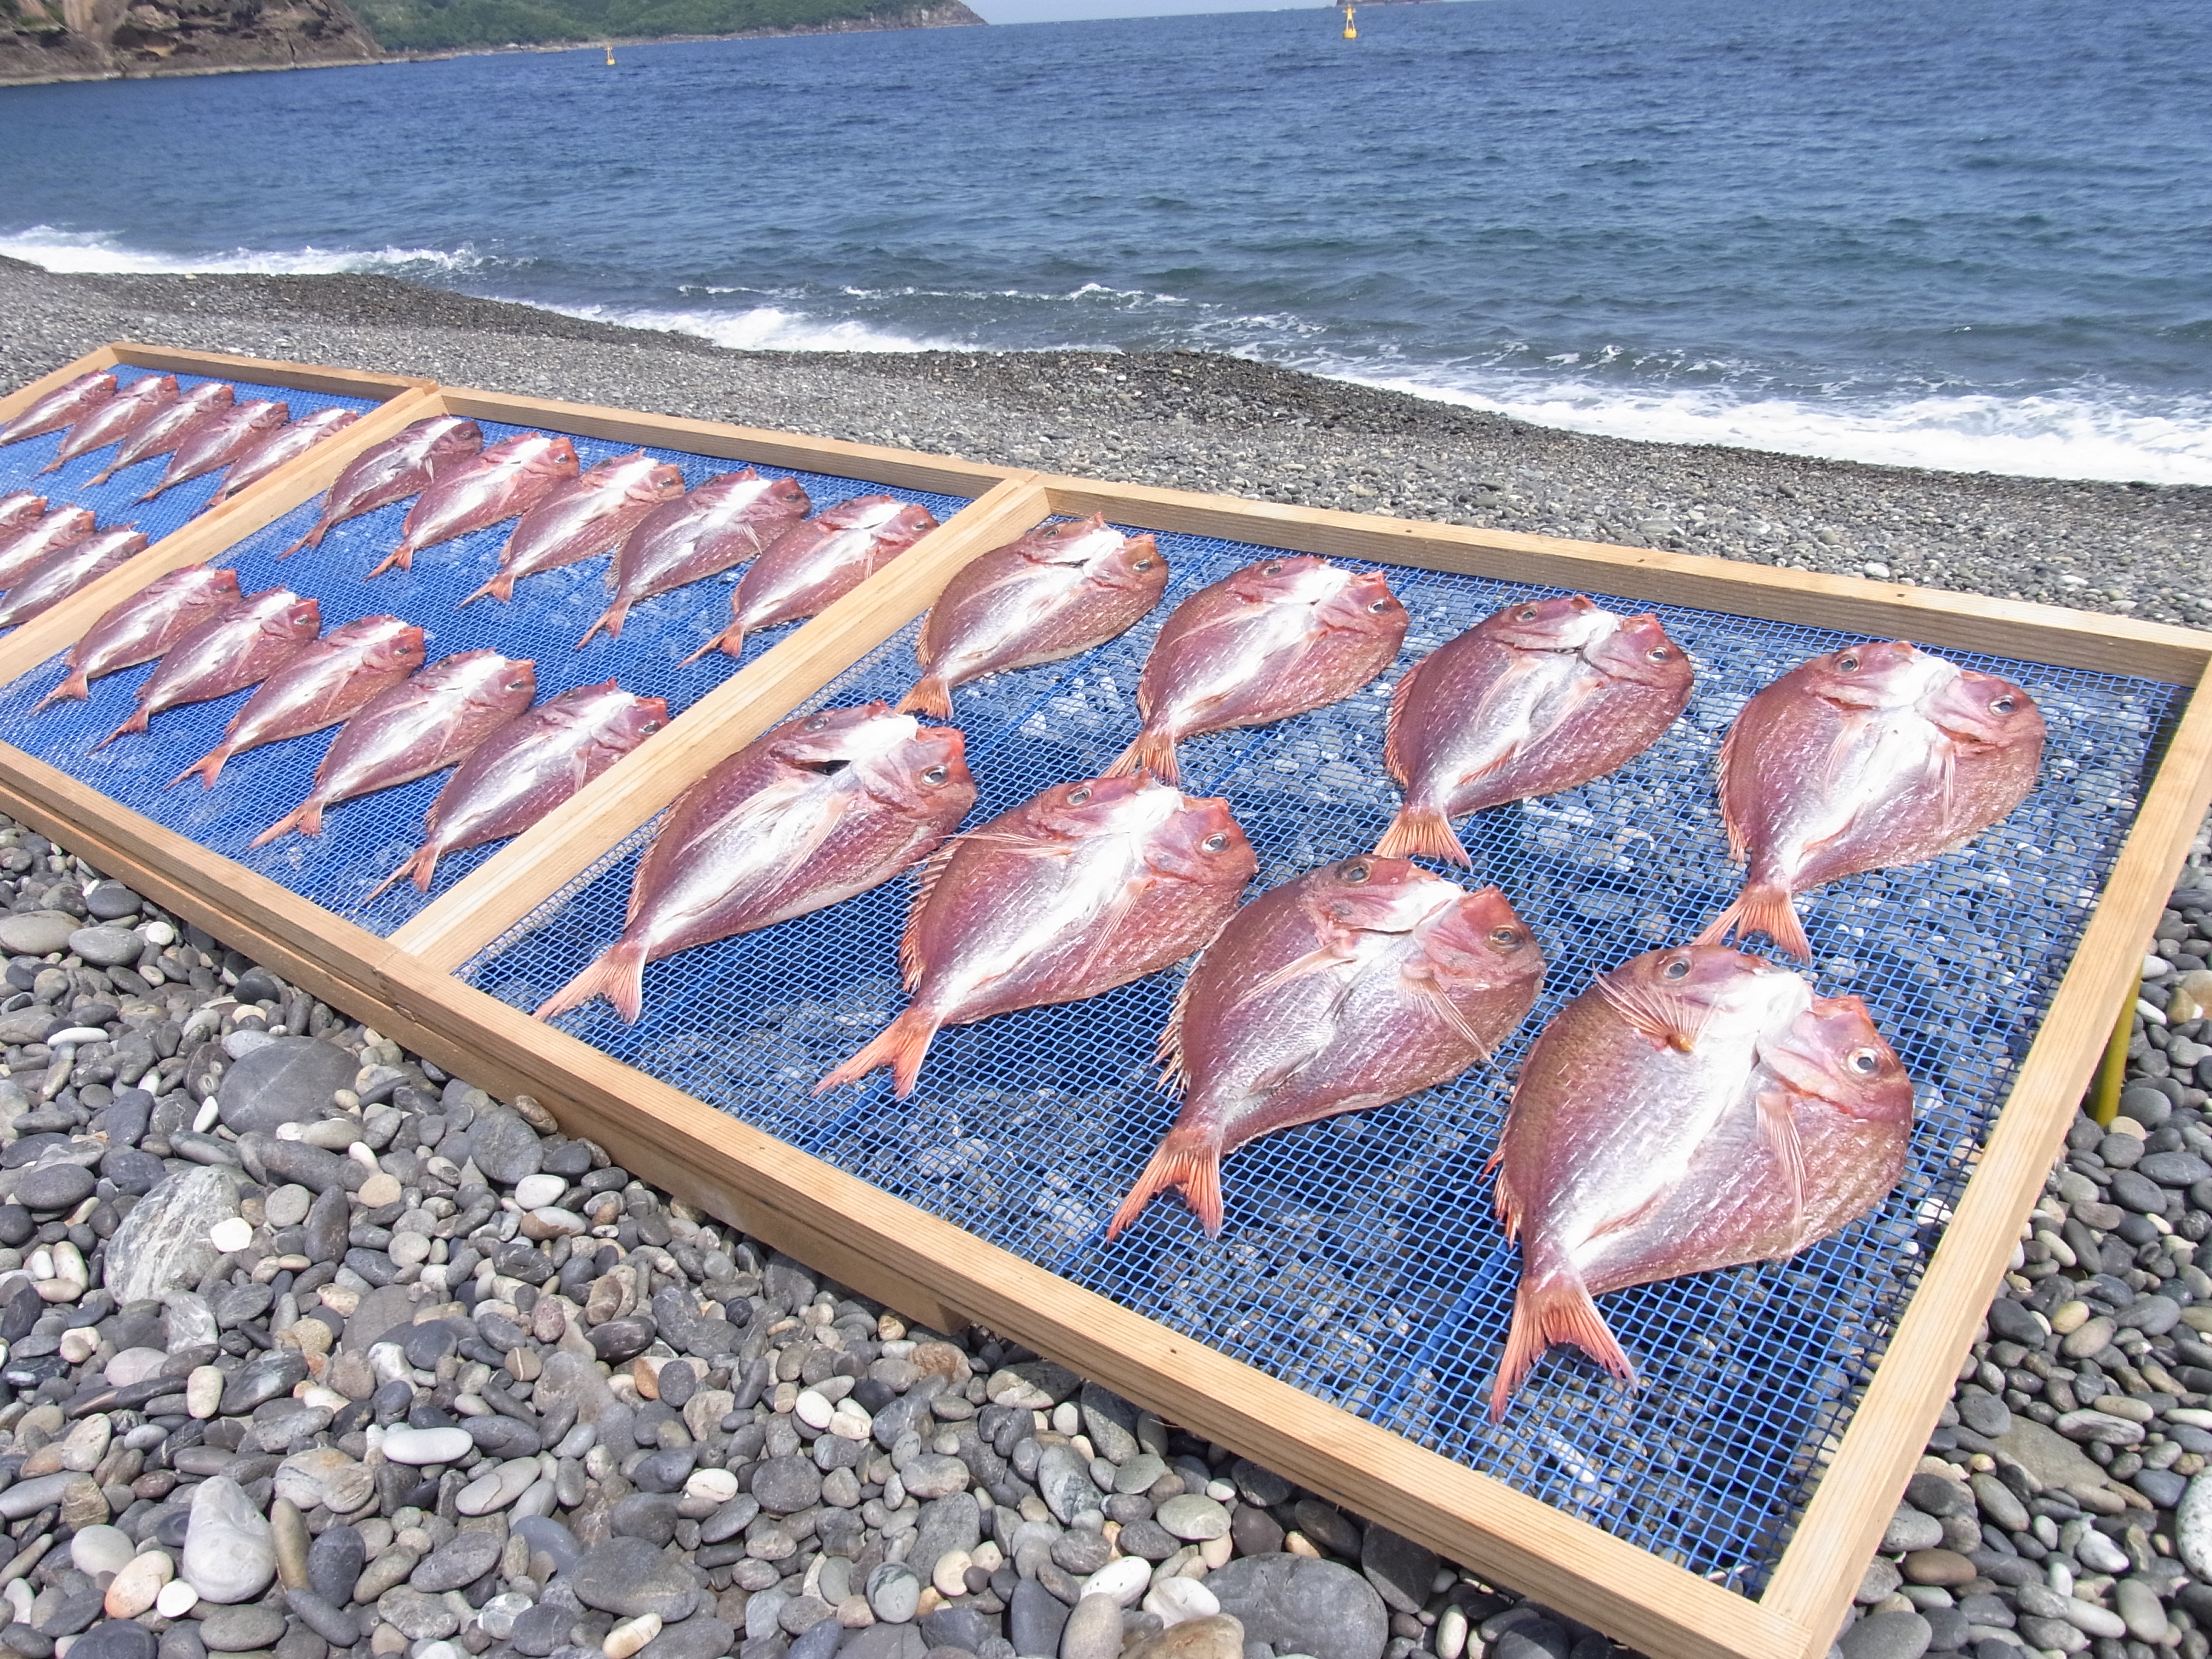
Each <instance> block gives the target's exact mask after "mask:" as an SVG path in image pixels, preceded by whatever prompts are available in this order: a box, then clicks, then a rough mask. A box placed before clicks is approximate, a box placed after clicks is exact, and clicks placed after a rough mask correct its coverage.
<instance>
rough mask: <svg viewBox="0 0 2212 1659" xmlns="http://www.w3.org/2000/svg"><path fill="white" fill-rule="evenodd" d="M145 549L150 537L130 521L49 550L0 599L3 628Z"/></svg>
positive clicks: (33, 614) (45, 607) (40, 610)
mask: <svg viewBox="0 0 2212 1659" xmlns="http://www.w3.org/2000/svg"><path fill="white" fill-rule="evenodd" d="M145 550H146V538H145V537H144V536H143V535H142V534H140V533H139V532H137V531H136V530H133V529H132V528H131V526H129V525H127V524H126V525H123V526H118V527H117V528H116V529H113V530H103V531H100V532H98V533H97V534H94V535H90V536H87V537H86V538H84V539H83V540H82V541H80V542H71V543H70V544H69V545H68V546H67V547H64V548H63V549H61V550H59V551H58V552H54V553H49V554H48V555H47V556H46V557H45V558H43V559H41V560H40V561H39V562H38V563H36V564H34V565H33V566H32V567H31V568H29V569H28V570H26V571H25V572H24V573H23V574H21V576H19V577H18V578H16V580H15V586H13V587H11V588H9V590H8V597H7V599H6V601H5V602H4V603H0V628H13V627H15V625H16V624H17V623H27V622H28V621H30V620H31V618H32V617H42V616H44V615H45V614H46V612H47V611H51V610H52V609H53V608H54V607H55V606H56V605H59V604H60V603H61V602H62V601H63V600H64V599H67V598H69V596H70V594H72V593H75V592H77V591H78V590H79V589H81V588H84V587H88V586H91V585H92V584H93V583H94V582H96V581H98V580H100V578H101V577H102V576H105V575H106V574H107V573H108V572H109V571H111V570H113V569H115V568H118V566H121V565H123V564H125V563H128V562H130V561H131V560H132V559H135V558H137V556H139V555H140V554H141V553H143V552H144V551H145Z"/></svg>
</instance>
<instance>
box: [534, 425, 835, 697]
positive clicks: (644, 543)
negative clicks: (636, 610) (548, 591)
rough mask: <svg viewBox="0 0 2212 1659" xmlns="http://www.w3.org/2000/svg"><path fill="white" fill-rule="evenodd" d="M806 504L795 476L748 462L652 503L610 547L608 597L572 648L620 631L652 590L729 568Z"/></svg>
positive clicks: (660, 590) (802, 513)
mask: <svg viewBox="0 0 2212 1659" xmlns="http://www.w3.org/2000/svg"><path fill="white" fill-rule="evenodd" d="M811 505H812V502H811V501H810V500H809V499H808V496H807V494H806V489H805V486H804V485H802V484H801V483H799V480H798V479H796V478H770V477H762V476H761V475H760V473H758V472H757V471H755V470H754V469H753V468H751V467H749V466H748V467H745V468H743V469H742V470H740V471H736V472H724V473H720V474H719V475H717V476H716V477H712V478H709V479H708V480H707V481H706V482H705V483H702V484H701V485H700V486H699V487H698V488H697V489H693V490H691V491H690V492H689V493H688V494H686V495H681V496H679V497H678V499H677V500H675V501H667V502H664V503H663V504H662V505H660V506H659V507H654V508H653V510H652V511H651V512H650V513H647V514H646V516H645V517H644V518H642V519H641V520H639V521H638V523H637V525H636V526H635V528H634V529H633V530H631V531H630V532H629V534H628V535H627V536H626V537H624V538H623V544H622V546H621V547H620V548H619V549H618V550H617V551H616V554H615V559H614V564H613V567H612V568H611V569H610V570H609V571H608V572H607V586H609V587H610V588H611V589H612V590H613V592H614V602H613V603H612V604H611V605H608V606H607V608H606V609H605V611H601V612H600V613H599V617H598V618H597V619H596V620H595V621H594V622H593V623H592V625H591V626H590V627H589V628H587V629H585V630H584V637H583V638H582V639H580V640H578V641H576V648H577V649H578V650H579V651H580V650H582V649H583V648H584V647H586V646H587V645H589V644H590V643H591V642H592V636H593V635H596V634H599V632H601V631H602V630H604V631H605V634H606V635H607V637H608V638H610V639H619V638H621V637H622V631H623V621H624V620H625V619H626V618H627V617H629V612H630V607H631V606H633V605H638V604H640V603H641V602H643V601H644V600H646V599H651V598H653V596H654V595H655V594H659V593H667V592H673V591H674V590H675V589H677V588H679V587H686V586H690V584H691V583H693V582H697V581H704V580H707V578H708V577H709V576H716V575H720V574H721V573H722V572H723V571H725V570H734V569H735V568H737V567H738V566H739V565H741V564H743V563H744V562H746V561H747V560H748V559H750V558H752V557H753V556H755V555H756V554H757V553H759V552H760V550H762V549H763V547H765V546H767V545H768V544H770V543H771V542H774V541H775V540H776V539H777V538H778V537H780V536H781V534H782V532H783V531H784V530H785V528H786V527H787V526H791V525H794V524H796V523H797V522H798V521H799V520H801V519H803V518H805V516H806V512H807V509H808V507H811ZM706 649H707V647H705V646H702V647H700V648H699V649H698V650H697V651H695V652H693V653H691V655H690V656H689V657H686V658H685V659H684V661H685V662H687V663H688V662H692V661H695V660H696V659H698V658H699V657H701V656H702V655H704V654H705V652H706ZM732 654H734V653H732Z"/></svg>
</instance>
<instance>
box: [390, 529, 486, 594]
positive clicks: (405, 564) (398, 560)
mask: <svg viewBox="0 0 2212 1659" xmlns="http://www.w3.org/2000/svg"><path fill="white" fill-rule="evenodd" d="M395 564H396V565H398V567H399V568H401V569H402V570H411V569H413V568H415V550H414V549H413V548H411V547H410V546H408V545H407V544H406V543H404V542H402V543H400V544H399V545H398V547H396V548H394V549H392V551H391V552H389V553H387V554H386V555H385V556H384V560H383V562H381V563H380V564H379V565H378V566H377V567H376V568H375V569H374V570H372V571H370V572H369V573H368V574H370V575H371V576H381V575H382V574H384V573H385V572H386V571H387V570H389V569H391V568H392V566H393V565H395ZM471 597H473V595H472V596H471Z"/></svg>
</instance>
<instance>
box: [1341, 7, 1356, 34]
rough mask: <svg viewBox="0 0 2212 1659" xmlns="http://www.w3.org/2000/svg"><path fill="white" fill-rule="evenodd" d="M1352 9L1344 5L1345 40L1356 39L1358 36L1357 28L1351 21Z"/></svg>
mask: <svg viewBox="0 0 2212 1659" xmlns="http://www.w3.org/2000/svg"><path fill="white" fill-rule="evenodd" d="M1344 38H1345V39H1346V40H1358V38H1359V29H1358V26H1357V25H1356V24H1354V23H1353V22H1352V8H1351V7H1350V6H1346V8H1345V9H1344Z"/></svg>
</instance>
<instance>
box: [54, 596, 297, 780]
mask: <svg viewBox="0 0 2212 1659" xmlns="http://www.w3.org/2000/svg"><path fill="white" fill-rule="evenodd" d="M321 627H322V610H321V607H320V606H319V605H317V604H316V603H315V601H314V600H313V599H301V597H300V596H299V595H298V594H296V593H295V592H292V591H291V590H290V589H289V588H285V587H271V588H265V589H264V590H263V591H262V592H258V593H254V594H250V595H248V596H247V597H246V599H241V600H240V602H239V603H238V605H236V606H234V608H233V609H231V610H229V611H225V612H224V613H223V614H222V615H221V616H219V617H215V618H214V619H213V620H211V621H209V622H205V623H201V624H200V625H199V626H198V627H197V628H195V629H192V631H191V633H189V634H187V635H185V637H184V638H182V639H180V640H179V641H177V642H176V643H175V644H174V645H173V646H171V647H169V649H168V650H167V652H165V653H163V654H162V657H161V661H160V663H159V664H157V665H155V669H154V671H153V672H152V673H151V674H149V675H148V676H147V677H146V679H145V682H144V684H142V685H140V686H139V688H138V697H137V707H136V708H133V709H132V710H131V717H130V719H128V720H125V721H124V722H123V724H122V725H120V726H117V727H116V728H115V729H114V730H113V731H112V732H109V733H108V734H107V735H106V737H104V738H100V741H99V742H97V743H95V744H93V745H92V752H94V753H97V752H99V751H100V750H102V749H105V748H106V747H107V745H108V744H111V743H113V742H114V741H115V740H116V739H117V738H120V737H125V736H127V735H128V734H130V733H131V732H143V731H144V730H146V728H147V726H148V724H149V722H150V721H151V720H152V719H153V717H154V716H155V714H160V713H161V711H162V710H163V709H165V708H179V707H181V706H182V705H184V704H186V703H194V702H212V701H214V700H215V699H216V698H217V697H227V696H230V695H231V694H232V693H233V692H234V691H243V690H245V689H246V687H247V686H249V685H256V684H259V683H260V682H261V681H262V680H264V679H265V678H268V677H269V676H270V674H272V673H274V672H275V671H276V669H277V668H278V667H279V666H281V665H283V664H284V663H285V662H287V661H289V660H290V659H291V658H292V657H294V656H295V655H296V654H298V653H300V652H301V651H302V650H305V649H306V648H307V646H308V645H310V644H311V643H313V641H314V638H315V635H316V634H317V632H318V631H319V629H321Z"/></svg>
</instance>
